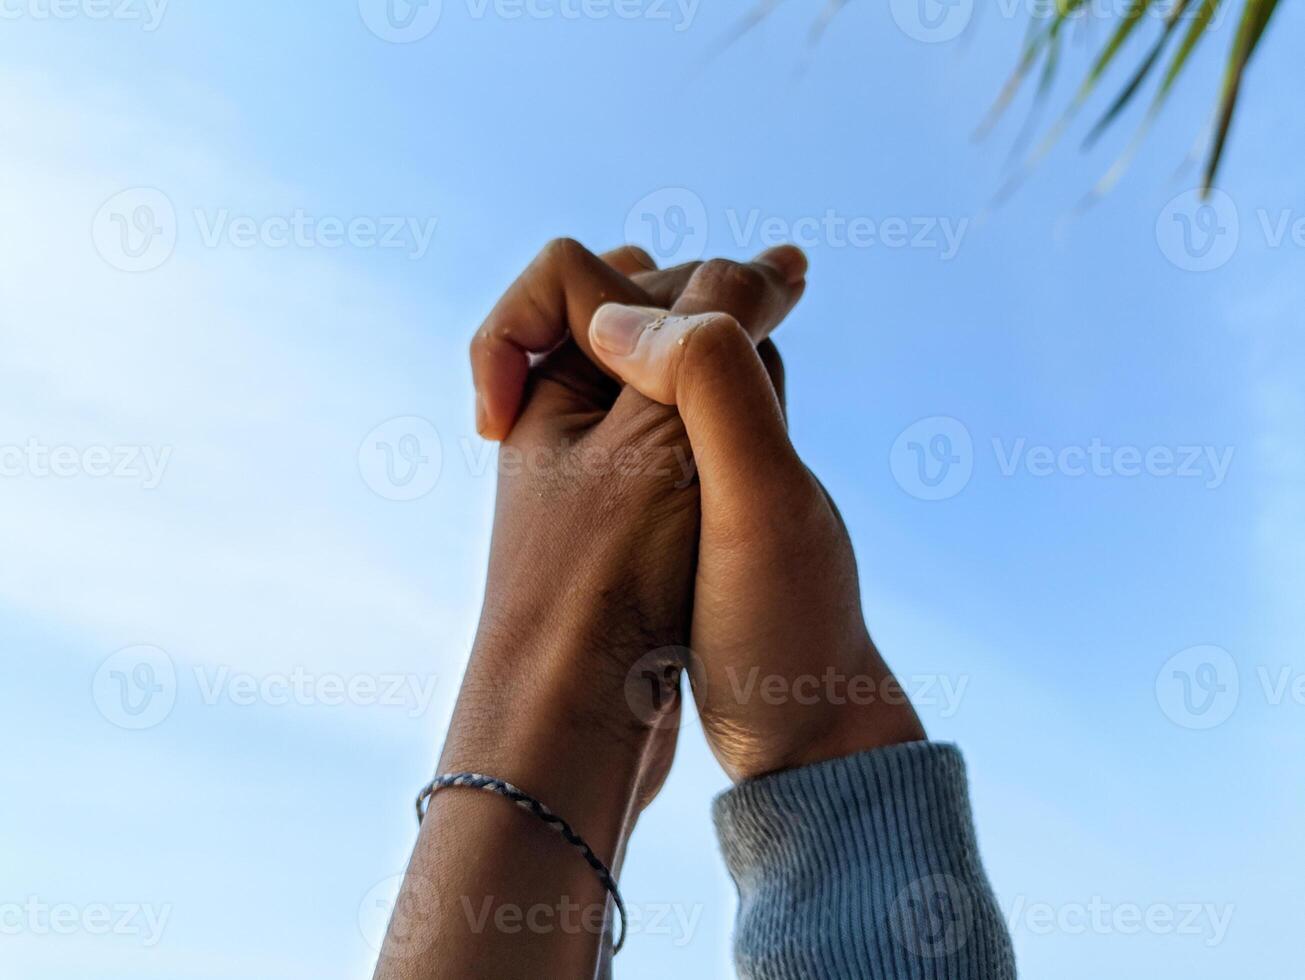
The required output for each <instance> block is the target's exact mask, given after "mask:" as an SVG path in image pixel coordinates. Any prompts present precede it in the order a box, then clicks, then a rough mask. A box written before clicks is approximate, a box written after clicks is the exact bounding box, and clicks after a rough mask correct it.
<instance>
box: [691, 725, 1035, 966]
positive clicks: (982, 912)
mask: <svg viewBox="0 0 1305 980" xmlns="http://www.w3.org/2000/svg"><path fill="white" fill-rule="evenodd" d="M715 820H716V829H717V833H718V835H719V837H720V841H721V847H722V849H723V851H724V853H725V861H726V863H727V865H728V866H729V870H730V874H731V875H732V876H733V878H734V882H735V884H736V885H737V886H738V891H739V917H738V923H737V926H736V929H735V936H734V954H735V962H736V963H737V965H738V972H739V976H740V977H742V978H744V980H826V978H828V980H863V978H864V980H869V978H874V980H1014V977H1015V960H1014V956H1013V954H1012V952H1011V944H1010V936H1009V934H1008V932H1007V930H1006V926H1005V924H1004V922H1003V920H1002V916H1001V913H1000V911H999V909H998V906H997V901H996V898H995V897H994V896H993V893H992V888H991V886H990V885H989V884H988V879H987V876H986V875H985V874H984V870H983V865H982V863H981V862H980V860H979V852H978V848H977V846H976V843H975V836H974V824H973V820H972V818H971V815H970V802H969V793H968V791H967V788H966V778H965V764H964V762H963V761H962V759H961V754H960V752H959V751H958V750H957V749H956V748H955V747H954V746H951V745H941V744H937V743H932V742H914V743H910V744H907V745H896V746H892V747H890V748H884V749H878V750H875V751H873V752H866V753H863V754H861V755H854V756H850V757H848V758H846V759H836V760H833V761H831V762H823V763H819V764H817V765H813V766H806V767H804V768H801V769H794V770H790V771H788V772H782V773H777V774H775V775H772V776H766V777H763V778H761V779H756V780H753V781H750V782H746V783H742V784H740V785H739V786H736V787H735V788H734V789H732V790H730V791H729V792H727V793H725V794H724V795H722V796H721V797H719V798H718V799H717V800H716V804H715Z"/></svg>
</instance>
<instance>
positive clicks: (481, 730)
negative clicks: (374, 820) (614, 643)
mask: <svg viewBox="0 0 1305 980" xmlns="http://www.w3.org/2000/svg"><path fill="white" fill-rule="evenodd" d="M487 660H492V661H495V662H494V663H487V662H486V661H487ZM531 662H532V661H530V660H529V658H525V659H524V662H523V663H522V664H519V665H518V669H517V670H516V671H511V670H506V669H503V668H502V667H501V665H500V663H499V662H498V659H497V657H496V656H494V655H492V654H490V653H489V652H487V651H484V650H481V651H478V652H477V654H476V656H475V657H473V663H472V666H471V668H470V669H469V671H468V677H467V680H466V682H465V683H464V688H463V692H462V695H461V696H460V698H459V702H458V706H457V709H456V711H455V713H454V719H453V722H452V724H451V726H450V731H449V737H448V739H447V741H446V744H445V747H444V751H443V754H442V757H441V760H440V764H439V769H440V772H442V773H449V772H477V773H483V774H487V775H491V776H494V777H496V778H499V779H502V780H504V781H506V782H509V783H512V784H514V785H515V786H517V787H519V788H520V789H521V790H523V791H524V792H526V793H528V794H530V795H531V796H533V797H535V798H536V799H537V800H539V801H540V802H541V803H543V804H544V805H545V806H547V807H549V808H550V809H551V810H552V811H553V812H555V813H557V814H558V815H559V816H561V817H563V818H564V819H566V820H567V821H568V822H569V823H571V825H572V826H573V827H574V829H575V830H576V832H577V833H579V834H580V836H582V837H583V838H584V839H585V841H586V842H587V843H588V844H589V846H590V847H592V848H593V850H594V852H595V854H596V855H597V856H598V857H599V859H600V860H602V861H603V862H605V863H607V864H608V865H609V867H611V868H612V870H613V873H616V871H617V865H618V864H619V861H620V856H621V853H622V850H623V848H624V843H625V841H626V839H627V838H628V834H629V832H630V830H631V829H632V827H633V823H634V819H635V817H636V816H637V813H636V811H635V807H634V803H633V801H634V800H635V799H636V798H637V785H638V780H639V773H640V768H641V765H642V762H643V756H644V751H645V748H646V746H645V745H644V744H643V743H642V741H641V740H640V739H638V738H614V737H596V736H597V735H598V734H599V733H597V732H596V731H595V726H594V724H593V722H592V716H591V712H592V710H593V709H594V708H595V707H597V706H596V705H595V701H596V699H599V698H604V697H608V696H610V694H611V693H612V692H608V693H607V694H606V695H604V694H602V693H601V690H600V688H601V686H600V685H589V686H588V687H587V688H586V687H585V686H584V685H583V684H581V683H579V682H578V681H577V680H576V678H575V677H574V676H573V675H565V676H563V675H559V674H557V673H556V672H553V671H551V670H548V669H541V670H538V671H533V672H532V671H531V670H530V669H529V665H530V664H531ZM536 663H537V662H536ZM596 688H597V689H596ZM617 696H618V697H619V694H617ZM603 706H604V707H606V705H603ZM608 710H610V708H608ZM613 913H614V909H612V908H610V907H609V903H608V896H607V893H606V891H605V890H604V888H603V886H602V884H601V883H600V882H599V879H598V877H597V875H596V874H595V872H594V870H593V869H592V868H590V867H589V865H588V864H586V863H585V861H584V859H583V857H582V856H581V854H580V853H579V852H578V851H577V850H576V849H575V848H574V847H573V846H571V845H570V844H568V843H567V842H566V841H565V840H564V839H563V838H562V836H561V835H560V834H558V833H556V832H555V831H554V830H553V829H551V828H550V827H549V825H547V824H546V823H544V822H543V821H541V820H539V819H537V818H536V817H534V816H533V815H532V814H530V813H528V812H526V811H524V810H522V809H521V808H519V807H517V806H515V805H514V804H513V803H512V802H511V801H510V800H508V799H506V798H503V797H500V796H497V795H494V794H491V793H487V792H483V791H477V790H472V789H466V788H451V789H446V790H441V791H439V792H437V793H435V794H434V796H433V797H432V798H431V803H430V808H429V810H428V811H427V816H426V819H425V821H424V823H423V826H422V831H421V834H420V836H419V838H418V842H417V846H416V849H415V851H414V853H413V857H412V862H411V864H410V866H409V869H408V874H407V877H406V879H405V883H404V889H403V893H402V895H401V897H400V902H399V904H398V906H397V907H396V911H395V915H394V918H393V921H392V923H391V927H390V932H389V934H388V936H387V938H386V944H385V948H384V950H383V951H382V956H381V960H380V964H379V966H378V969H377V974H376V976H377V978H378V980H443V978H450V980H452V978H458V980H464V978H467V977H491V978H492V977H515V976H557V977H592V976H594V975H595V973H596V971H597V969H598V964H599V963H600V961H601V959H602V956H603V952H604V949H605V948H606V947H607V946H608V943H609V940H610V930H611V928H612V922H611V921H610V920H611V916H612V914H613Z"/></svg>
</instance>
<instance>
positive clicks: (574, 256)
mask: <svg viewBox="0 0 1305 980" xmlns="http://www.w3.org/2000/svg"><path fill="white" fill-rule="evenodd" d="M588 254H589V252H588V250H587V249H586V248H585V247H584V246H583V245H581V244H580V243H579V242H578V241H576V240H575V239H574V238H565V237H563V238H554V239H553V240H552V241H550V242H549V243H548V244H547V245H545V246H544V247H543V248H542V249H541V250H540V252H539V261H540V262H542V263H544V264H545V265H560V266H566V267H569V266H573V265H575V264H576V263H577V262H579V261H581V260H582V258H583V257H584V256H586V255H588Z"/></svg>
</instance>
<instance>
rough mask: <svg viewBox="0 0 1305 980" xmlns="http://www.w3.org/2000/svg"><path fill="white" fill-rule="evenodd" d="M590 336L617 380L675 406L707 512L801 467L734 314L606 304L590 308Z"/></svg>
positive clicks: (771, 388) (769, 388)
mask: <svg viewBox="0 0 1305 980" xmlns="http://www.w3.org/2000/svg"><path fill="white" fill-rule="evenodd" d="M589 338H590V340H591V341H592V347H593V351H594V354H595V355H596V356H597V357H598V359H599V360H601V361H602V363H603V364H604V365H605V366H606V367H607V368H608V370H610V371H611V372H612V373H613V374H615V375H616V376H617V377H619V378H620V379H621V380H622V381H623V382H625V383H626V384H627V385H629V386H630V387H632V388H634V389H635V390H636V391H638V392H639V393H640V394H642V395H644V396H645V397H647V398H650V399H652V400H653V401H655V402H660V403H661V404H663V405H674V406H676V407H677V408H678V409H679V413H680V418H681V419H682V420H683V422H684V428H685V431H686V432H687V434H688V437H689V443H690V445H691V446H692V449H693V455H694V459H695V461H696V462H697V465H698V473H699V478H700V480H701V483H702V491H703V494H704V500H703V505H704V509H706V508H707V507H708V506H709V499H708V498H710V497H712V496H715V495H716V494H718V493H719V494H724V495H727V496H728V495H732V494H733V493H735V492H738V491H740V490H742V491H744V492H747V493H755V492H756V490H757V489H758V488H759V484H761V483H763V482H768V481H769V480H770V479H771V478H772V477H775V476H779V477H781V478H782V477H783V476H784V475H786V474H790V473H796V472H802V473H804V472H805V470H804V469H803V467H802V464H801V462H800V461H799V460H798V458H797V454H796V453H795V452H794V450H793V444H792V443H791V442H790V441H789V437H788V430H787V427H786V425H785V422H784V413H783V410H782V409H781V407H780V403H779V398H778V396H777V395H776V394H775V386H774V385H773V384H772V383H771V380H770V375H769V373H768V372H767V371H766V367H765V364H764V363H763V362H762V359H761V356H760V355H759V354H758V353H757V349H756V347H755V345H754V344H753V341H752V338H751V337H749V336H748V334H747V332H746V331H745V330H744V329H743V327H741V326H740V325H739V322H738V321H737V320H735V319H734V318H733V317H731V316H728V315H726V314H724V313H704V314H700V315H697V316H677V315H675V314H672V313H667V312H666V311H664V310H656V309H649V308H646V307H641V306H623V305H620V304H616V303H608V304H607V305H605V306H602V307H600V308H599V309H598V311H597V312H596V313H595V314H594V317H593V320H592V321H591V323H590V325H589ZM744 499H746V498H744Z"/></svg>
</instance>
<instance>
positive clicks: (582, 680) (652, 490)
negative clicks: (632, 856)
mask: <svg viewBox="0 0 1305 980" xmlns="http://www.w3.org/2000/svg"><path fill="white" fill-rule="evenodd" d="M643 261H644V260H643V259H642V256H640V255H639V254H638V253H637V252H630V251H622V252H620V253H617V254H614V255H612V256H608V257H607V260H606V261H603V260H600V259H598V258H596V257H595V256H593V255H591V254H589V253H588V252H587V251H585V250H584V249H583V248H581V247H580V246H578V245H576V244H575V243H573V242H566V241H563V242H558V243H554V244H553V245H550V246H549V247H548V248H546V249H545V250H544V252H543V253H541V255H540V257H539V258H538V259H537V260H536V261H535V262H534V263H533V264H532V265H531V267H530V268H529V269H527V270H526V272H525V273H524V274H523V275H522V277H521V278H520V279H519V280H518V281H517V282H516V283H515V284H513V286H512V287H511V288H510V289H509V290H508V292H507V294H506V295H505V296H504V298H503V300H502V301H501V302H500V303H499V304H498V306H496V307H495V309H494V311H493V312H492V313H491V315H490V317H489V319H488V320H487V321H486V324H485V325H484V327H482V329H481V330H480V331H478V333H477V336H476V339H475V340H474V341H473V344H472V361H473V365H475V370H476V374H477V378H478V379H481V378H482V377H483V376H484V371H485V370H486V367H485V365H487V364H488V365H489V366H490V367H489V369H490V370H491V372H492V370H496V369H499V368H501V367H503V366H504V365H506V366H507V370H508V372H509V373H511V374H512V376H513V377H519V378H520V380H521V382H522V383H523V384H525V385H526V389H524V390H523V391H522V392H521V397H519V398H517V399H515V400H510V399H509V400H504V399H503V397H502V395H501V393H500V394H497V395H493V396H491V398H489V399H484V400H482V404H484V403H485V402H488V403H489V404H490V405H491V406H501V405H503V404H507V403H509V401H512V403H513V404H516V405H524V409H523V410H522V411H521V413H520V416H519V417H517V418H514V419H513V421H512V422H511V423H509V424H508V425H507V426H505V427H504V429H505V430H506V431H509V432H510V434H509V435H508V438H507V439H506V441H505V442H504V444H503V447H502V449H501V451H500V460H499V488H498V500H497V505H496V513H495V525H494V536H493V543H492V546H491V554H490V565H489V576H488V583H487V587H486V599H485V606H484V609H483V611H482V615H481V623H480V628H479V630H478V634H477V638H476V642H475V645H474V648H473V652H472V656H471V660H470V663H469V665H468V668H467V673H466V676H465V679H464V681H463V687H462V690H461V692H460V695H459V699H458V704H457V707H456V709H455V711H454V717H453V720H452V723H451V725H450V729H449V735H448V739H447V740H446V742H445V746H444V751H443V755H442V757H441V760H440V766H439V768H440V771H442V772H453V771H466V770H470V771H476V772H485V773H490V774H492V775H495V776H497V777H499V778H502V779H505V780H507V781H509V782H512V783H514V784H516V785H517V786H519V787H521V788H522V789H523V790H525V791H526V792H528V793H530V794H531V795H533V796H535V797H536V798H537V799H539V800H540V801H542V802H543V803H544V804H546V805H547V806H549V807H550V808H551V809H553V810H554V811H555V812H557V813H559V814H561V815H563V816H565V817H566V818H567V819H568V820H569V821H570V822H571V823H572V824H573V825H574V827H575V828H576V830H577V831H578V832H579V833H580V834H581V835H582V836H583V837H584V838H585V839H586V840H587V841H588V842H589V844H590V846H591V847H593V848H594V851H595V852H596V853H597V854H598V855H599V857H600V858H601V859H602V860H604V861H605V862H607V863H608V864H609V866H611V867H613V869H614V870H615V869H616V868H617V867H619V864H620V858H621V855H622V852H623V850H624V846H625V842H626V840H627V839H628V836H629V833H630V831H631V830H632V828H633V825H634V821H635V820H636V818H637V816H638V813H639V812H640V811H641V809H642V808H643V806H644V805H646V803H647V802H648V801H649V800H651V799H652V797H653V796H654V795H655V793H656V791H657V790H658V789H659V788H660V786H661V784H662V782H663V780H664V779H665V775H666V772H667V771H668V769H669V767H670V762H671V759H672V756H673V753H674V741H675V735H676V725H675V724H674V721H673V719H674V716H675V713H676V712H677V711H678V701H677V699H676V698H675V697H674V696H673V695H672V694H671V693H670V692H669V691H668V695H667V696H666V697H665V698H663V699H660V700H659V702H658V703H657V704H653V703H651V701H645V692H646V691H647V688H646V686H645V685H644V683H643V681H642V676H641V675H642V673H643V671H640V670H637V668H639V665H640V662H641V661H647V659H648V657H649V654H650V653H653V655H654V656H653V662H655V663H656V665H657V667H658V670H657V676H665V675H664V674H663V673H662V671H661V668H662V667H663V666H666V667H672V668H673V667H675V666H678V665H679V662H680V661H679V658H678V656H677V654H676V653H675V652H674V650H675V648H682V646H683V644H684V643H685V641H686V640H687V639H688V635H689V615H690V612H691V609H692V588H693V567H694V552H695V550H696V547H697V536H698V516H699V503H698V484H697V481H696V480H694V479H693V478H692V472H693V471H692V467H691V457H690V456H689V447H688V440H687V438H686V436H685V432H684V426H683V424H682V423H681V421H680V418H679V415H678V413H677V412H676V411H675V409H674V408H673V407H669V406H664V405H660V404H658V403H656V402H654V401H652V400H650V399H647V398H645V397H644V396H643V395H641V394H640V393H638V392H637V391H635V390H633V389H631V388H622V387H621V386H620V384H619V383H618V382H616V381H614V380H613V379H612V378H611V377H609V376H608V375H607V374H605V373H604V372H603V371H602V370H600V369H599V368H598V367H597V366H596V365H595V364H594V362H593V361H592V360H591V359H590V357H589V356H588V354H586V352H585V351H586V349H587V348H588V341H587V332H588V326H589V322H590V321H591V320H592V318H593V314H594V312H595V311H596V310H597V309H598V307H599V306H601V305H603V304H604V303H607V302H610V301H613V300H620V301H625V302H634V303H639V304H641V305H646V306H654V305H657V304H659V303H661V304H667V303H670V302H671V301H672V300H673V299H675V297H679V298H678V300H677V302H679V303H686V302H690V303H699V304H705V305H710V306H711V307H715V308H723V309H728V310H730V311H731V313H732V314H733V315H734V316H736V317H737V318H738V320H739V321H740V322H742V323H747V324H749V325H750V329H751V330H752V331H753V333H752V336H753V337H755V338H757V339H760V338H761V337H763V336H765V335H766V334H767V333H769V332H770V331H771V330H772V329H773V328H774V327H775V326H776V325H777V324H778V322H779V320H780V319H782V318H783V316H784V315H785V314H786V313H787V312H788V310H789V309H790V308H791V307H792V305H793V304H794V303H795V302H796V301H797V298H798V296H800V294H801V291H802V281H801V280H800V279H799V280H797V281H795V282H789V281H788V277H787V276H786V274H785V273H784V272H783V271H782V270H781V268H779V267H776V266H773V265H770V264H767V261H761V262H759V263H756V264H753V265H751V266H740V265H738V264H736V263H708V264H705V265H702V266H694V267H689V268H684V269H679V270H668V271H666V272H664V273H657V274H655V275H649V276H646V277H644V278H643V280H642V284H636V283H635V282H633V281H632V280H631V279H630V278H629V277H628V276H627V275H626V274H625V273H626V272H630V273H632V274H634V273H636V270H638V269H639V268H641V267H643ZM647 264H648V265H651V263H647ZM740 270H746V271H740ZM532 330H534V331H535V332H533V333H532V332H531V331H532ZM504 338H508V339H504ZM568 338H572V339H568ZM518 343H523V344H525V345H527V346H526V347H524V348H523V347H519V346H517V344H518ZM550 348H551V352H550V353H549V354H548V356H547V358H546V360H545V361H544V362H543V363H542V364H540V365H538V366H537V367H536V368H535V369H534V370H533V371H528V373H526V374H520V373H519V371H518V369H519V368H520V367H521V364H520V363H518V361H517V359H518V358H519V359H520V360H521V361H525V359H526V350H532V351H533V350H549V349H550ZM668 648H669V649H668ZM658 650H667V651H668V652H666V653H665V654H664V658H665V659H664V660H659V659H658V657H659V656H662V655H658V654H656V653H655V651H658ZM632 671H634V672H635V681H636V682H635V683H634V685H633V690H634V692H635V694H636V698H635V703H634V705H632V704H631V700H630V698H628V697H627V688H629V687H630V684H629V683H628V679H629V677H630V675H631V673H632ZM673 682H674V680H673V679H672V678H670V677H668V678H667V679H666V681H665V683H666V685H667V687H668V688H670V687H671V686H672V684H673ZM540 905H544V906H548V911H547V914H545V913H542V912H541V913H539V915H537V916H536V921H539V922H543V928H541V929H539V930H533V929H531V928H530V927H529V926H522V925H521V924H520V923H521V917H522V916H524V915H525V914H527V913H529V912H531V910H534V909H536V907H537V906H540ZM486 909H488V910H489V911H490V915H489V917H488V918H487V919H485V920H484V921H483V923H482V924H480V925H478V924H477V923H478V922H482V920H481V914H482V913H483V912H484V911H485V910H486ZM500 909H502V910H506V911H505V913H504V914H505V916H506V918H497V914H498V912H499V910H500ZM563 915H566V916H567V920H566V922H562V917H563ZM539 916H544V917H545V918H546V919H547V921H546V922H545V921H544V919H541V918H540V917H539ZM568 926H570V928H568ZM605 927H610V921H609V916H608V915H607V910H606V896H605V895H604V893H603V892H602V890H601V888H600V886H599V885H598V883H597V879H596V877H595V875H594V874H593V872H592V871H591V870H590V869H589V867H588V866H587V865H585V864H584V862H583V861H582V860H581V858H580V857H579V855H578V854H577V853H576V852H575V851H574V850H572V849H571V848H570V847H569V846H568V845H566V844H565V843H564V842H563V841H562V840H561V838H559V837H557V836H556V835H555V834H553V833H552V832H550V831H549V830H548V828H547V827H545V826H544V825H543V824H542V823H540V822H539V821H537V820H535V819H534V818H533V817H531V816H530V815H528V814H525V813H523V812H522V811H520V810H518V809H516V808H515V807H513V806H511V805H510V804H509V803H507V802H506V801H504V800H503V799H500V798H496V797H494V796H491V795H489V794H485V793H478V792H475V791H469V790H448V791H444V792H441V793H438V794H436V796H435V797H434V798H433V800H432V803H431V808H430V810H429V812H428V815H427V819H426V821H425V823H424V825H423V828H422V832H421V834H420V836H419V839H418V843H417V847H416V849H415V851H414V854H413V858H412V862H411V864H410V866H409V870H408V874H407V877H406V879H405V884H404V888H403V891H402V893H401V895H400V899H399V903H398V906H397V908H396V911H395V914H394V917H393V919H392V921H391V926H390V932H389V935H388V936H387V940H386V944H385V947H384V949H383V951H382V957H381V961H380V963H379V965H378V969H377V976H378V977H382V978H387V980H392V978H403V980H410V978H423V980H427V978H435V977H440V978H444V977H449V978H452V977H457V978H466V977H522V976H548V977H589V976H594V975H595V974H596V972H597V971H598V970H599V969H600V968H602V966H603V954H604V949H605V946H606V944H605V942H604V939H603V934H602V933H603V930H604V928H605Z"/></svg>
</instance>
